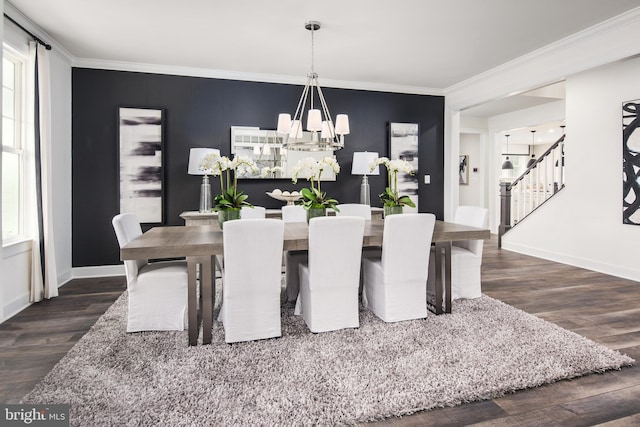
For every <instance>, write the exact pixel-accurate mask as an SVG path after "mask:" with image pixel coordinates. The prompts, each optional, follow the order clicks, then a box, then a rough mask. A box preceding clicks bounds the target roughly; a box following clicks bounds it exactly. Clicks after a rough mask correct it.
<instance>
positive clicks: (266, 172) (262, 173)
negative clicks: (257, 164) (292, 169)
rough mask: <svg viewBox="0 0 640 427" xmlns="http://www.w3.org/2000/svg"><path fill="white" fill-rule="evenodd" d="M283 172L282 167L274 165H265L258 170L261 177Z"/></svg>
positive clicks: (273, 175)
mask: <svg viewBox="0 0 640 427" xmlns="http://www.w3.org/2000/svg"><path fill="white" fill-rule="evenodd" d="M283 172H284V169H282V167H280V166H274V167H269V166H265V167H263V168H262V170H261V171H260V177H261V178H269V177H275V176H276V174H278V173H280V174H281V173H283Z"/></svg>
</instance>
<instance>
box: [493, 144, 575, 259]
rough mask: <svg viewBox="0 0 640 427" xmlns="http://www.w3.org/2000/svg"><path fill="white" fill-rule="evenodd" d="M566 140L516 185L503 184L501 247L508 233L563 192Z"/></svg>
mask: <svg viewBox="0 0 640 427" xmlns="http://www.w3.org/2000/svg"><path fill="white" fill-rule="evenodd" d="M564 137H565V135H562V136H561V137H560V139H558V140H557V141H556V142H555V143H554V144H553V145H552V146H551V147H549V149H548V150H547V151H545V152H544V154H543V155H541V156H540V157H539V158H538V159H537V160H536V162H535V163H534V164H532V165H531V166H530V167H528V168H527V170H526V171H524V173H523V174H522V175H520V176H519V177H518V178H516V179H515V180H514V181H513V182H501V183H500V227H499V228H498V247H502V236H503V235H504V234H505V233H506V232H508V231H509V230H511V229H512V228H513V227H515V226H517V225H518V224H519V223H520V222H521V221H522V220H523V219H525V218H526V217H527V216H528V215H530V214H531V213H532V212H533V211H535V210H536V209H538V208H539V207H540V206H542V205H543V204H544V203H545V202H546V201H547V200H549V199H550V198H551V197H553V196H554V195H555V194H556V193H557V192H558V191H560V190H562V189H563V188H564Z"/></svg>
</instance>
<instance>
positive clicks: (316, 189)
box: [292, 157, 340, 211]
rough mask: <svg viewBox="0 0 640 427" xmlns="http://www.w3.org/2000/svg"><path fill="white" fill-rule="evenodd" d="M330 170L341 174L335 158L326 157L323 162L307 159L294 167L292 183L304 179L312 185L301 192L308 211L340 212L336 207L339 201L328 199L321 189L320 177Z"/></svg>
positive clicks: (311, 158)
mask: <svg viewBox="0 0 640 427" xmlns="http://www.w3.org/2000/svg"><path fill="white" fill-rule="evenodd" d="M329 169H331V170H332V171H333V173H335V174H336V175H337V174H338V173H340V165H339V164H338V162H337V161H336V159H335V158H333V157H325V158H323V159H322V160H317V159H314V158H313V157H306V158H304V159H302V160H300V161H299V162H298V163H297V164H296V165H295V166H294V167H293V171H292V172H293V177H292V181H293V183H294V184H297V183H298V178H304V179H306V180H307V181H309V182H310V183H311V188H303V189H302V190H301V191H300V193H301V194H302V204H303V205H304V207H305V208H306V209H310V208H315V209H322V208H330V209H333V210H335V211H337V210H338V208H337V207H336V205H337V204H338V201H337V200H336V199H331V198H327V194H326V193H323V192H322V190H321V189H320V176H321V175H322V171H324V170H329Z"/></svg>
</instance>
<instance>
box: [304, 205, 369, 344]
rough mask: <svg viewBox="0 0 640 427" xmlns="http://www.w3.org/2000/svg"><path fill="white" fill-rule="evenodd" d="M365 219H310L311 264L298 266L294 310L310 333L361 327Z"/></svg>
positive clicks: (348, 217)
mask: <svg viewBox="0 0 640 427" xmlns="http://www.w3.org/2000/svg"><path fill="white" fill-rule="evenodd" d="M364 224H365V220H364V219H363V218H359V217H352V216H342V217H319V218H313V219H311V221H310V222H309V263H308V264H305V263H302V264H300V265H299V275H300V294H299V295H298V300H297V303H296V309H295V313H296V314H298V315H300V314H301V315H302V317H303V318H304V321H305V323H306V324H307V326H308V327H309V330H310V331H311V332H326V331H335V330H338V329H344V328H357V327H359V326H360V319H359V317H358V285H359V283H360V260H361V254H362V239H363V236H364Z"/></svg>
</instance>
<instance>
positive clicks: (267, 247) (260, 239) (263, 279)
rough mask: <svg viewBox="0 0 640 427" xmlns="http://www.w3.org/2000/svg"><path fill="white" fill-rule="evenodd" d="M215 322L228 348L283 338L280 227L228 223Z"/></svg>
mask: <svg viewBox="0 0 640 427" xmlns="http://www.w3.org/2000/svg"><path fill="white" fill-rule="evenodd" d="M222 239H223V245H224V270H223V273H222V307H221V309H220V310H221V311H220V316H219V317H218V319H219V320H221V321H222V323H223V325H224V339H225V341H226V342H227V343H232V342H239V341H252V340H258V339H264V338H273V337H279V336H281V334H282V333H281V328H280V281H281V274H282V246H283V242H284V223H283V222H282V221H280V220H278V219H247V220H241V221H228V222H226V223H225V225H224V234H223V237H222Z"/></svg>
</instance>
